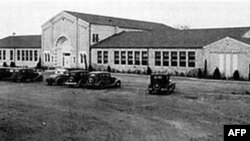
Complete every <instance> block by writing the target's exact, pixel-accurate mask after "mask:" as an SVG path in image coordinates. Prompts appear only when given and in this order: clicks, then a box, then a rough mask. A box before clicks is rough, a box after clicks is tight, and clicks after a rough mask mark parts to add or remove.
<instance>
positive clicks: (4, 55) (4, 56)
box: [3, 50, 6, 60]
mask: <svg viewBox="0 0 250 141" xmlns="http://www.w3.org/2000/svg"><path fill="white" fill-rule="evenodd" d="M3 60H6V50H3Z"/></svg>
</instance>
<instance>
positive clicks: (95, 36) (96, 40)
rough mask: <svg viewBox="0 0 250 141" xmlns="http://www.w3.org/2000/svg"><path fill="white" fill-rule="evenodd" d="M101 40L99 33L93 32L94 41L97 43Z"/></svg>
mask: <svg viewBox="0 0 250 141" xmlns="http://www.w3.org/2000/svg"><path fill="white" fill-rule="evenodd" d="M98 41H99V35H98V34H92V42H93V43H96V42H98Z"/></svg>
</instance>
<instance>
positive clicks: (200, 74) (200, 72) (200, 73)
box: [198, 68, 203, 78]
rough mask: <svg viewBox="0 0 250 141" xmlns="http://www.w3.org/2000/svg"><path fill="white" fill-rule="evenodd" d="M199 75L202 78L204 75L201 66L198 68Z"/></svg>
mask: <svg viewBox="0 0 250 141" xmlns="http://www.w3.org/2000/svg"><path fill="white" fill-rule="evenodd" d="M198 77H199V78H202V77H203V74H202V70H201V69H200V68H199V70H198Z"/></svg>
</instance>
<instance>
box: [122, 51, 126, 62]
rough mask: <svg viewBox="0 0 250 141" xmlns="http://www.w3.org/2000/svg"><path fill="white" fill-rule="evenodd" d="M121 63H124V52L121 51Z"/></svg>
mask: <svg viewBox="0 0 250 141" xmlns="http://www.w3.org/2000/svg"><path fill="white" fill-rule="evenodd" d="M121 64H122V65H124V64H126V52H125V51H121Z"/></svg>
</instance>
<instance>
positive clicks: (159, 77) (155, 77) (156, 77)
mask: <svg viewBox="0 0 250 141" xmlns="http://www.w3.org/2000/svg"><path fill="white" fill-rule="evenodd" d="M162 78H163V77H162V76H157V75H156V76H154V79H162Z"/></svg>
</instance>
